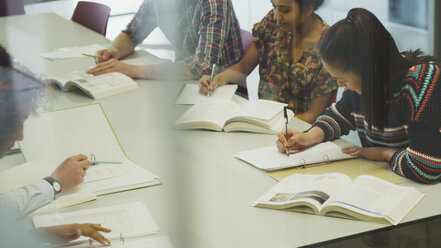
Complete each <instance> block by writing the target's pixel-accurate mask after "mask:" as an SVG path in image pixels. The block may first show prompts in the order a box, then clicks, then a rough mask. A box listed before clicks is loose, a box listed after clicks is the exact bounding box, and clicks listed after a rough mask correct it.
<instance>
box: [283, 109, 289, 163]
mask: <svg viewBox="0 0 441 248" xmlns="http://www.w3.org/2000/svg"><path fill="white" fill-rule="evenodd" d="M287 108H288V107H287V106H285V107H283V117H285V139H286V142H288V111H287ZM285 149H286V150H285V151H286V156H288V157H289V148H288V146H286V147H285Z"/></svg>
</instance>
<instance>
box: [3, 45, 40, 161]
mask: <svg viewBox="0 0 441 248" xmlns="http://www.w3.org/2000/svg"><path fill="white" fill-rule="evenodd" d="M44 89H45V85H44V83H43V82H41V81H40V80H38V79H37V78H36V77H35V76H34V75H33V74H32V73H31V72H30V71H29V70H27V69H26V68H23V67H18V66H16V65H14V63H13V62H12V59H11V56H10V55H9V54H8V52H7V51H6V49H5V48H4V47H2V46H1V45H0V157H2V156H3V154H4V153H5V152H6V151H7V149H9V147H8V146H9V145H10V144H11V143H12V142H13V141H15V138H16V136H17V132H21V131H22V130H21V129H22V127H23V122H24V120H25V119H26V118H27V117H28V116H29V115H30V114H31V113H32V112H34V111H35V109H36V107H37V101H38V99H39V97H40V96H41V95H42V94H43V92H44Z"/></svg>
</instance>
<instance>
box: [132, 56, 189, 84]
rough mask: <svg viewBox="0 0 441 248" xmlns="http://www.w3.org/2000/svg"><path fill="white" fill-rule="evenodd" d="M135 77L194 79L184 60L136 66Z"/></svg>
mask: <svg viewBox="0 0 441 248" xmlns="http://www.w3.org/2000/svg"><path fill="white" fill-rule="evenodd" d="M136 70H137V72H136V77H137V78H147V79H182V80H192V79H195V78H194V77H193V74H192V73H191V71H190V68H189V67H188V66H187V64H186V63H185V62H184V61H179V62H176V63H162V64H156V65H148V66H138V67H136Z"/></svg>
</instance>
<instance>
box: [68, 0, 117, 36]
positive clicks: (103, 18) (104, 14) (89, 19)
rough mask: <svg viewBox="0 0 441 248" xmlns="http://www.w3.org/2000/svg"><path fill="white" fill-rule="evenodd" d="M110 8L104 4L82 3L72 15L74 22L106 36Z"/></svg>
mask: <svg viewBox="0 0 441 248" xmlns="http://www.w3.org/2000/svg"><path fill="white" fill-rule="evenodd" d="M109 17H110V8H109V7H108V6H106V5H104V4H100V3H93V2H85V1H80V2H78V4H77V7H76V8H75V10H74V13H73V15H72V21H74V22H77V23H79V24H81V25H83V26H85V27H87V28H89V29H92V30H93V31H95V32H97V33H100V34H102V35H106V30H107V21H108V20H109Z"/></svg>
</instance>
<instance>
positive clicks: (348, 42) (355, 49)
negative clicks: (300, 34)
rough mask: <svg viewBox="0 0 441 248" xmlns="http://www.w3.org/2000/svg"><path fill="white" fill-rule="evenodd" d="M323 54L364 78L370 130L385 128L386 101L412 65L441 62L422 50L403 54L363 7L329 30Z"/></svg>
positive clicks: (363, 106) (364, 103)
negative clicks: (424, 53)
mask: <svg viewBox="0 0 441 248" xmlns="http://www.w3.org/2000/svg"><path fill="white" fill-rule="evenodd" d="M320 54H321V57H322V59H323V60H324V61H325V62H326V63H328V64H331V65H333V66H336V67H337V68H339V69H341V70H343V71H350V72H353V73H355V74H357V75H359V76H360V78H361V92H362V95H361V111H362V113H363V114H364V116H365V119H366V121H367V122H368V123H369V128H370V129H371V128H372V127H373V126H375V127H376V128H379V129H383V128H384V126H385V123H386V121H387V114H388V112H387V108H386V101H387V100H388V99H389V98H390V97H391V95H392V94H393V93H394V92H396V91H398V90H399V89H400V88H401V87H402V84H403V79H404V77H405V76H406V74H407V73H408V70H409V69H410V68H411V67H412V66H414V65H417V64H422V63H428V62H430V61H436V62H439V60H437V59H436V58H434V57H432V56H420V55H421V51H420V50H416V51H408V52H406V53H405V54H401V53H400V52H399V50H398V48H397V45H396V44H395V41H394V39H393V38H392V35H391V34H390V33H389V32H388V31H387V30H386V28H385V27H384V26H383V24H381V22H380V21H379V20H378V19H377V17H375V15H374V14H372V13H371V12H369V11H368V10H365V9H361V8H356V9H351V10H350V11H349V13H348V15H347V17H346V18H345V19H343V20H340V21H339V22H337V23H336V24H334V25H333V26H332V27H331V28H330V29H329V30H328V32H327V33H326V35H325V37H324V38H323V42H322V44H321V47H320Z"/></svg>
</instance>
